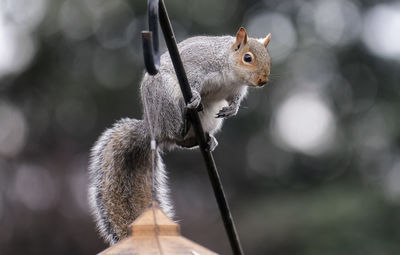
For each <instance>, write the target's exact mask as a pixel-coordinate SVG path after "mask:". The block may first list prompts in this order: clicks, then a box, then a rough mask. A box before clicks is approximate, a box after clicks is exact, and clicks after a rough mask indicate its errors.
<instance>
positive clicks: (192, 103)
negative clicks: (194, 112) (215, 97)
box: [186, 90, 201, 109]
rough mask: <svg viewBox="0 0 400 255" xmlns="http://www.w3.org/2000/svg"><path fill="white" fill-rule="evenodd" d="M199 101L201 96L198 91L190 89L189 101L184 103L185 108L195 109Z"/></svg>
mask: <svg viewBox="0 0 400 255" xmlns="http://www.w3.org/2000/svg"><path fill="white" fill-rule="evenodd" d="M200 102H201V96H200V93H199V92H197V91H196V90H192V98H191V99H190V102H189V103H188V104H187V105H186V108H187V109H196V108H197V107H199V105H200Z"/></svg>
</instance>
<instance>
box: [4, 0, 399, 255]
mask: <svg viewBox="0 0 400 255" xmlns="http://www.w3.org/2000/svg"><path fill="white" fill-rule="evenodd" d="M166 5H167V9H168V11H169V15H170V17H171V19H172V23H173V27H174V29H175V33H176V36H177V39H178V41H181V40H183V39H185V38H187V37H190V36H193V35H198V34H211V35H220V34H230V35H234V34H235V33H236V31H237V29H238V28H239V27H240V26H242V25H243V26H245V27H246V28H247V31H248V33H249V35H250V36H252V37H264V36H265V35H266V34H267V33H272V41H271V43H270V46H269V51H270V54H271V56H272V63H273V64H272V74H271V82H270V83H269V84H268V85H267V86H266V87H264V88H263V89H254V90H251V91H250V93H249V96H248V98H247V99H246V100H245V101H244V102H243V103H242V107H241V110H240V111H239V114H238V116H237V117H235V118H232V119H229V120H227V121H226V122H225V125H224V127H223V130H222V132H221V133H220V134H218V135H217V139H218V140H219V143H220V144H219V146H218V147H217V149H216V151H215V159H216V163H217V166H218V168H219V171H220V175H221V178H222V182H223V184H224V187H225V189H226V193H227V196H228V199H229V203H230V206H231V209H232V213H233V217H234V219H235V222H236V223H237V228H238V232H239V235H240V237H241V240H242V244H243V248H244V251H245V252H246V254H277V255H289V254H291V255H294V254H296V255H303V254H304V255H312V254H328V255H329V254H363V255H369V254H371V255H375V254H400V115H399V110H400V4H399V2H397V1H376V0H338V1H329V0H322V1H319V0H295V1H292V0H265V1H256V0H248V1H239V0H230V1H228V0H218V1H214V0H188V1H178V0H166ZM145 29H147V21H146V1H144V0H141V1H136V0H113V1H110V0H108V1H107V0H65V1H64V0H0V226H1V227H0V251H1V252H0V253H1V254H55V253H56V254H71V253H73V254H94V253H97V252H100V251H101V250H103V249H105V248H106V245H105V244H104V243H103V241H102V240H101V239H100V238H99V237H98V235H97V233H96V231H95V226H94V224H93V221H92V219H91V217H90V214H89V210H88V205H87V200H86V189H87V187H86V185H87V182H88V181H87V164H88V152H89V150H90V148H91V146H92V144H93V143H94V142H95V140H96V139H97V137H98V136H99V135H100V134H101V132H102V131H103V130H104V129H105V128H107V127H110V126H111V125H112V123H113V122H115V121H116V120H118V119H120V118H122V117H128V116H129V117H134V118H141V114H142V107H141V103H140V98H139V94H138V90H139V83H140V79H141V75H142V74H143V70H144V65H143V60H142V49H141V38H140V31H141V30H145ZM163 47H164V46H163ZM164 49H165V47H164ZM164 158H165V161H166V165H167V169H168V171H169V176H170V183H171V189H172V191H171V193H172V198H173V201H174V203H175V208H176V219H177V220H179V222H180V224H181V226H182V232H183V234H184V235H185V236H186V237H188V238H190V239H193V240H194V241H196V242H198V243H200V244H202V245H204V246H206V247H208V248H210V249H212V250H214V251H216V252H220V253H222V254H230V248H229V244H228V241H227V238H226V235H225V232H224V228H223V226H222V223H221V219H220V216H219V212H218V209H217V206H216V202H215V199H214V197H213V193H212V189H211V186H210V184H209V181H208V177H207V174H206V170H205V167H204V164H203V162H202V158H201V155H200V153H199V152H198V151H183V150H178V151H173V152H169V153H166V154H165V156H164Z"/></svg>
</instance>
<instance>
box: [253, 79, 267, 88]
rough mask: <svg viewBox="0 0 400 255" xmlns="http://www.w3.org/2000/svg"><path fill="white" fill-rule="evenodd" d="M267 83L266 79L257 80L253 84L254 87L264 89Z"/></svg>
mask: <svg viewBox="0 0 400 255" xmlns="http://www.w3.org/2000/svg"><path fill="white" fill-rule="evenodd" d="M267 83H268V79H267V78H259V79H257V81H256V82H255V84H254V85H255V86H256V87H264V85H265V84H267Z"/></svg>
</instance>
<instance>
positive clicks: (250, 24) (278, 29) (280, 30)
mask: <svg viewBox="0 0 400 255" xmlns="http://www.w3.org/2000/svg"><path fill="white" fill-rule="evenodd" d="M246 16H247V20H246V24H247V28H248V30H249V34H250V35H251V36H253V37H258V38H264V37H265V36H266V35H267V34H268V33H271V34H272V37H273V38H274V39H273V40H272V41H271V43H270V44H269V45H270V46H269V51H270V54H271V57H272V58H273V59H274V62H275V63H279V62H281V61H283V60H285V59H286V58H287V57H288V56H289V55H290V53H292V51H293V50H294V49H295V48H296V44H297V36H296V31H295V29H294V27H293V24H292V22H291V21H290V19H289V18H288V17H287V16H286V15H285V14H283V13H277V12H255V13H254V12H250V13H248V14H247V15H246Z"/></svg>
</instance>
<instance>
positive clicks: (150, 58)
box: [142, 0, 160, 75]
mask: <svg viewBox="0 0 400 255" xmlns="http://www.w3.org/2000/svg"><path fill="white" fill-rule="evenodd" d="M147 4H148V15H149V17H148V18H149V30H150V31H142V45H143V56H144V64H145V66H146V70H147V72H148V73H149V74H150V75H156V74H157V73H158V69H159V66H160V53H159V46H158V6H159V0H148V1H147Z"/></svg>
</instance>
